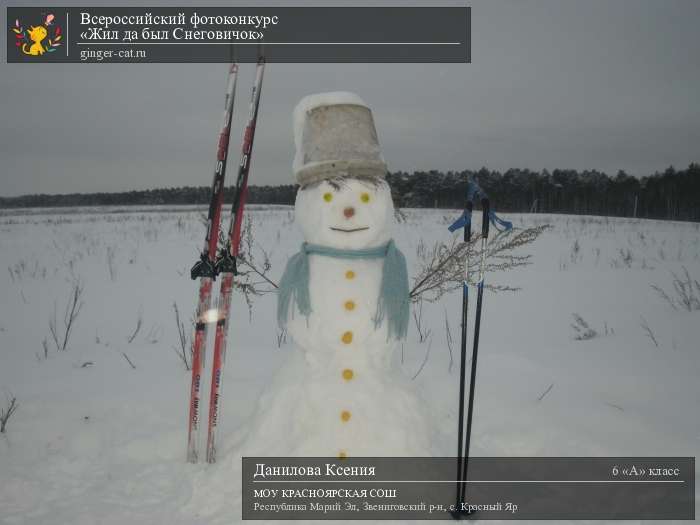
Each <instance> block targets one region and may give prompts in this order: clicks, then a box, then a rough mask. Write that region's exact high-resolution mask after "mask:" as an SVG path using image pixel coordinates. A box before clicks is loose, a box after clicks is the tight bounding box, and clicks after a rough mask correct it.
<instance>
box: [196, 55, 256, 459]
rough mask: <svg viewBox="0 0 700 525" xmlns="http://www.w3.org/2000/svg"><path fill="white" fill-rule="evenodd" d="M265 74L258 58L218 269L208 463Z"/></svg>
mask: <svg viewBox="0 0 700 525" xmlns="http://www.w3.org/2000/svg"><path fill="white" fill-rule="evenodd" d="M264 72H265V58H264V56H262V55H261V56H260V57H259V58H258V64H257V67H256V70H255V83H254V84H253V91H252V95H251V100H250V112H249V116H248V122H247V124H246V128H245V131H244V133H243V143H242V146H241V161H240V164H239V166H238V178H237V179H236V187H235V193H234V197H233V206H232V208H231V219H230V223H229V230H228V236H227V241H226V246H225V247H224V249H223V250H221V253H220V254H219V257H218V259H217V261H216V267H215V271H216V273H217V274H218V273H221V274H222V277H221V285H220V286H221V288H220V290H219V299H218V303H217V307H218V319H217V322H216V335H215V339H214V356H213V359H212V376H211V392H210V396H209V425H208V431H207V462H209V463H214V462H216V433H217V428H218V425H219V414H220V411H221V389H222V383H223V369H224V362H225V359H226V336H227V332H228V320H229V314H230V307H231V291H232V289H233V279H234V277H235V276H236V275H237V273H238V271H237V268H236V258H237V257H238V254H239V249H240V244H241V228H242V223H243V209H244V207H245V202H246V198H247V196H248V175H249V173H250V161H251V155H252V153H253V140H254V138H255V129H256V125H257V120H258V108H259V107H260V91H261V89H262V82H263V74H264Z"/></svg>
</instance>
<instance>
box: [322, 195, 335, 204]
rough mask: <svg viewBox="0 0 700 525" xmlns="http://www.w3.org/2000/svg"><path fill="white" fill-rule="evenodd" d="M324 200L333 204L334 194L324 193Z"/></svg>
mask: <svg viewBox="0 0 700 525" xmlns="http://www.w3.org/2000/svg"><path fill="white" fill-rule="evenodd" d="M323 200H324V201H326V202H331V201H332V200H333V194H332V193H324V194H323Z"/></svg>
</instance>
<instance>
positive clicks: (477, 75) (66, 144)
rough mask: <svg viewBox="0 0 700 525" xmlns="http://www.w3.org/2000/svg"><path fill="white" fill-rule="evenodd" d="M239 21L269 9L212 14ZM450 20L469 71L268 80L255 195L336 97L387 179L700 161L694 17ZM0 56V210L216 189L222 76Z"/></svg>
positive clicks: (526, 2)
mask: <svg viewBox="0 0 700 525" xmlns="http://www.w3.org/2000/svg"><path fill="white" fill-rule="evenodd" d="M61 3H63V4H65V3H66V2H59V3H58V4H56V3H54V4H51V3H49V2H44V3H42V5H60V4H61ZM194 3H195V2H184V3H183V2H179V3H178V2H168V3H165V5H178V4H179V5H190V4H194ZM22 4H26V3H22V2H13V5H22ZM34 4H35V2H31V3H29V4H27V5H34ZM69 4H71V5H76V6H79V5H129V4H127V3H124V2H119V1H116V0H114V1H111V2H106V3H104V4H101V3H99V2H97V1H94V2H90V3H87V4H86V3H84V2H78V1H72V2H69ZM161 4H163V3H162V2H156V1H151V2H149V5H161ZM232 4H233V5H258V4H259V5H275V4H262V3H256V2H227V3H226V4H222V3H221V2H207V4H206V5H232ZM283 4H284V5H310V2H303V3H302V2H278V3H277V4H276V5H283ZM336 4H338V5H341V4H340V3H336ZM346 4H347V3H346ZM353 4H354V5H358V4H357V2H353V3H352V4H350V5H353ZM131 5H137V4H134V3H132V4H131ZM311 5H313V3H311ZM317 5H334V4H333V3H332V2H328V1H324V2H320V3H318V4H317ZM384 5H399V4H397V3H388V2H384ZM403 5H406V3H405V2H404V3H403ZM413 5H427V4H426V3H422V4H421V3H416V2H413ZM443 5H471V6H472V63H471V64H450V65H438V64H427V65H425V64H417V65H382V64H374V65H363V64H353V65H333V64H329V65H306V64H298V65H282V64H269V65H268V67H267V69H266V73H265V83H264V86H263V92H262V103H261V109H260V116H259V122H258V132H257V135H256V142H255V151H254V155H253V164H252V172H251V183H252V184H282V183H291V182H293V177H292V172H291V164H292V159H293V155H294V148H293V138H292V131H291V114H292V110H293V108H294V105H295V104H296V102H297V101H298V100H299V99H300V98H301V97H303V96H304V95H307V94H310V93H315V92H321V91H331V90H347V91H355V92H357V93H358V94H359V95H360V96H361V97H362V98H363V99H364V100H365V101H366V102H367V103H368V104H369V105H370V106H371V107H372V110H373V112H374V116H375V120H376V125H377V130H378V133H379V139H380V142H381V145H382V148H383V151H384V156H385V158H386V160H387V162H388V164H389V169H390V170H393V171H396V170H406V171H412V170H429V169H439V170H461V169H478V168H480V167H481V166H486V167H488V168H491V169H498V170H506V169H508V168H512V167H518V168H530V169H535V170H540V169H543V168H547V169H549V170H552V169H554V168H574V169H585V168H591V169H599V170H603V171H606V172H608V173H613V174H614V173H615V172H617V170H618V169H624V170H626V171H628V172H629V173H632V174H636V175H645V174H649V173H652V172H654V171H656V170H663V169H664V168H666V167H667V166H669V165H670V164H673V165H674V166H676V167H685V166H687V165H688V164H689V163H690V162H693V161H696V162H697V161H700V148H699V147H698V145H700V95H699V93H700V60H699V59H698V53H699V52H700V32H699V31H698V22H699V21H700V2H698V1H696V0H670V1H669V0H667V1H663V2H661V1H659V0H649V1H647V0H644V1H643V0H615V1H612V0H610V1H597V0H596V1H586V2H582V1H575V0H514V1H504V0H488V1H475V2H468V3H455V2H452V3H444V4H443ZM3 7H4V6H3ZM1 11H2V15H1V16H2V21H3V27H5V28H7V27H8V26H7V23H6V20H5V17H6V11H5V9H4V8H3V9H2V10H1ZM8 34H9V31H5V36H4V38H7V35H8ZM5 49H6V47H5V40H3V42H2V53H3V55H2V63H0V94H1V95H2V96H0V160H1V161H2V162H0V195H2V196H10V195H18V194H24V193H36V192H41V193H71V192H94V191H122V190H130V189H145V188H155V187H171V186H183V185H208V184H210V182H211V176H212V170H213V164H214V162H213V158H214V152H215V146H216V140H217V137H216V135H217V132H218V124H219V120H220V114H221V108H222V105H223V95H224V88H225V81H226V66H225V65H223V64H211V65H205V64H172V65H170V64H144V65H128V64H100V65H98V64H89V65H86V64H66V65H59V64H49V65H47V64H44V65H26V64H7V63H5V62H6V56H5ZM254 67H255V66H254V65H252V64H244V65H243V66H242V68H241V76H240V77H239V91H238V97H237V106H236V116H237V118H236V127H235V130H234V132H233V133H232V142H231V144H232V148H233V151H235V156H236V157H237V156H238V153H237V152H238V148H239V143H240V137H241V132H242V125H243V117H244V114H245V113H246V112H247V103H248V98H249V89H250V85H251V82H252V78H253V72H254ZM229 181H231V178H229Z"/></svg>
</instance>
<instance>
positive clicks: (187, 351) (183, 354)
mask: <svg viewBox="0 0 700 525" xmlns="http://www.w3.org/2000/svg"><path fill="white" fill-rule="evenodd" d="M173 310H175V324H176V325H177V335H178V346H177V347H175V346H173V350H174V351H175V353H176V354H177V356H178V357H179V358H180V360H181V361H182V363H183V364H184V365H185V370H191V369H192V347H191V346H190V345H189V344H188V341H187V332H186V331H185V323H183V322H182V321H181V320H180V311H179V310H178V308H177V303H173Z"/></svg>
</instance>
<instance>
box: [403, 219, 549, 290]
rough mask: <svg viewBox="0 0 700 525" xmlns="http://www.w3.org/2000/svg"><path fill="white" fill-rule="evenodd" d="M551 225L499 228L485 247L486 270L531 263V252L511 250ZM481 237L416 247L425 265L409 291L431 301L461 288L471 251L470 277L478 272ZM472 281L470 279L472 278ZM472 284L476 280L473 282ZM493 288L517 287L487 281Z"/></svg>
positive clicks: (529, 240) (532, 238)
mask: <svg viewBox="0 0 700 525" xmlns="http://www.w3.org/2000/svg"><path fill="white" fill-rule="evenodd" d="M548 228H549V226H548V225H543V226H537V227H534V228H527V229H524V230H509V231H506V232H499V233H498V234H496V235H495V236H494V237H493V238H491V240H490V241H489V243H488V245H487V247H486V254H485V255H486V261H487V263H486V268H485V271H486V272H489V273H490V272H500V271H506V270H510V269H512V268H517V267H520V266H526V265H528V264H530V259H531V256H530V255H516V254H514V253H512V252H513V251H514V250H516V249H517V248H520V247H522V246H525V245H527V244H530V243H532V242H534V241H535V240H536V239H537V237H539V236H540V235H541V234H542V233H543V232H544V231H545V230H547V229H548ZM480 246H481V237H480V236H479V235H477V236H474V237H473V238H472V240H471V242H469V243H464V242H462V241H461V239H460V238H459V237H458V236H454V237H452V239H451V241H450V242H448V243H441V242H438V243H435V244H434V246H433V247H432V249H429V250H428V249H425V247H420V246H419V250H417V255H418V259H419V260H420V261H422V267H421V269H420V270H419V271H418V274H417V276H416V277H415V279H414V285H413V287H412V289H411V291H410V293H409V296H410V298H411V300H412V301H417V300H418V298H419V297H421V296H424V297H425V298H426V300H428V301H431V302H432V301H436V300H438V299H439V298H440V297H442V295H444V294H445V293H448V292H450V291H452V290H455V289H457V288H459V287H460V286H461V285H462V283H463V281H464V274H465V264H466V260H467V255H469V257H468V258H469V273H470V277H471V276H472V275H475V273H476V270H477V268H478V266H479V262H480V259H481V248H480ZM470 282H471V279H470ZM472 284H474V283H473V282H472ZM486 288H488V289H490V290H493V291H516V290H518V288H513V287H510V286H499V285H489V284H487V285H486Z"/></svg>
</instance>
